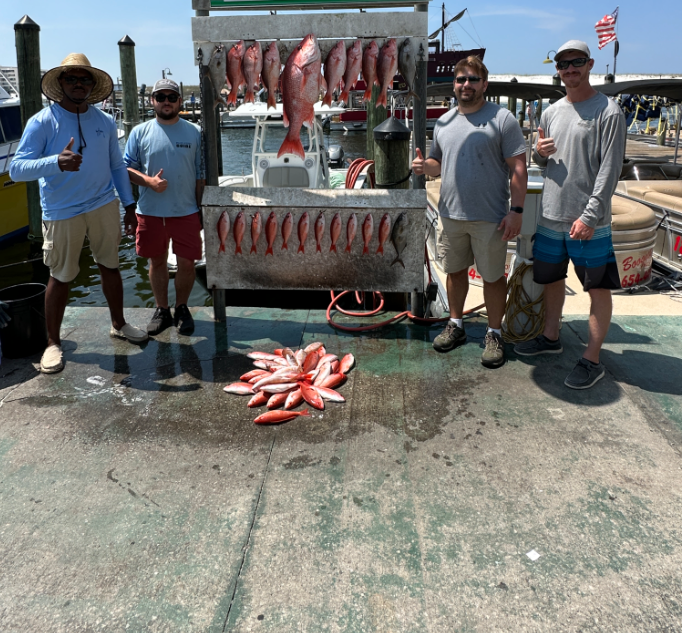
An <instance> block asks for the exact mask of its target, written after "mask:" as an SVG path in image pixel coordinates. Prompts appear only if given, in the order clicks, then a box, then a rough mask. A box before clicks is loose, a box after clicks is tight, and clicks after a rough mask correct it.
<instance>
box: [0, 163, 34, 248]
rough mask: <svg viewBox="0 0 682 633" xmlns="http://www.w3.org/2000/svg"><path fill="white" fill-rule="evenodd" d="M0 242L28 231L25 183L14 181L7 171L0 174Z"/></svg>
mask: <svg viewBox="0 0 682 633" xmlns="http://www.w3.org/2000/svg"><path fill="white" fill-rule="evenodd" d="M0 209H2V213H0V242H3V241H5V240H9V239H12V238H16V237H21V236H22V235H24V234H26V233H28V198H27V196H26V183H25V182H14V181H13V180H12V179H11V178H10V177H9V173H7V172H5V173H3V174H0Z"/></svg>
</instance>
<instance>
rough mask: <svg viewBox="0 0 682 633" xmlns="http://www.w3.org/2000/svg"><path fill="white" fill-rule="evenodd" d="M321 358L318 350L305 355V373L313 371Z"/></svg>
mask: <svg viewBox="0 0 682 633" xmlns="http://www.w3.org/2000/svg"><path fill="white" fill-rule="evenodd" d="M319 360H320V358H319V356H318V354H317V352H316V351H315V352H310V354H308V355H307V356H306V357H305V360H304V361H303V373H304V374H307V373H308V372H309V371H312V370H313V369H315V367H317V363H318V362H319Z"/></svg>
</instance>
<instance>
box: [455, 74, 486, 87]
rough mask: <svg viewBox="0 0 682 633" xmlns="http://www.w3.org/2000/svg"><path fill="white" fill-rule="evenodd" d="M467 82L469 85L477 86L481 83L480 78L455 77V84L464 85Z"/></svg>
mask: <svg viewBox="0 0 682 633" xmlns="http://www.w3.org/2000/svg"><path fill="white" fill-rule="evenodd" d="M467 81H468V82H469V83H470V84H477V83H478V82H479V81H481V78H480V77H468V76H464V75H462V76H461V77H455V82H456V83H458V84H460V85H464V84H465V83H466V82H467Z"/></svg>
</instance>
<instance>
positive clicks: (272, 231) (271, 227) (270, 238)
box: [265, 211, 277, 255]
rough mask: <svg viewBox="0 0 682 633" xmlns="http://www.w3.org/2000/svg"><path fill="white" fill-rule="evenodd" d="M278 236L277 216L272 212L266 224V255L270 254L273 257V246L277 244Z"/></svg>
mask: <svg viewBox="0 0 682 633" xmlns="http://www.w3.org/2000/svg"><path fill="white" fill-rule="evenodd" d="M276 235H277V216H276V215H275V212H274V211H271V212H270V215H269V216H268V221H267V222H266V223H265V239H266V241H267V243H268V247H267V248H266V249H265V254H266V255H267V254H268V253H269V254H270V255H273V254H274V253H273V252H272V245H273V244H274V242H275V236H276Z"/></svg>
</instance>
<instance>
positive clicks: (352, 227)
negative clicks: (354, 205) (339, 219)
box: [346, 213, 358, 253]
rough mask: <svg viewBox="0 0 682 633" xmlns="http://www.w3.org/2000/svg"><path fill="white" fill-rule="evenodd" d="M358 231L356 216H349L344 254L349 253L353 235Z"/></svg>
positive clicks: (353, 214) (352, 214)
mask: <svg viewBox="0 0 682 633" xmlns="http://www.w3.org/2000/svg"><path fill="white" fill-rule="evenodd" d="M357 230H358V216H357V215H355V213H351V214H350V218H348V224H347V225H346V253H350V249H351V246H352V245H353V240H354V239H355V234H356V233H357Z"/></svg>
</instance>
